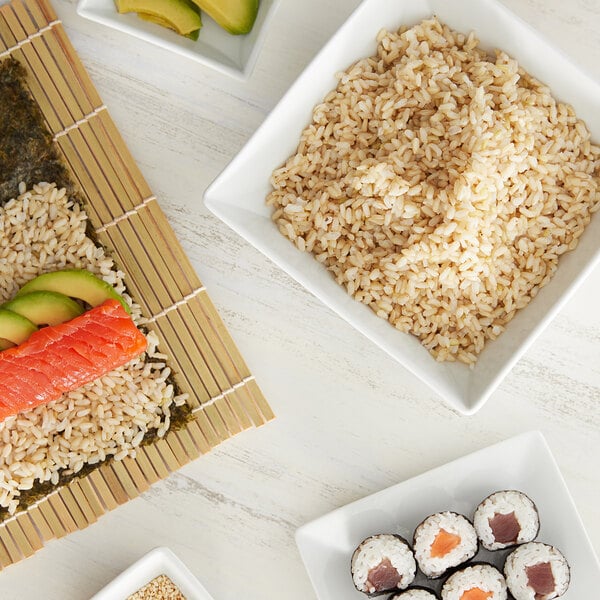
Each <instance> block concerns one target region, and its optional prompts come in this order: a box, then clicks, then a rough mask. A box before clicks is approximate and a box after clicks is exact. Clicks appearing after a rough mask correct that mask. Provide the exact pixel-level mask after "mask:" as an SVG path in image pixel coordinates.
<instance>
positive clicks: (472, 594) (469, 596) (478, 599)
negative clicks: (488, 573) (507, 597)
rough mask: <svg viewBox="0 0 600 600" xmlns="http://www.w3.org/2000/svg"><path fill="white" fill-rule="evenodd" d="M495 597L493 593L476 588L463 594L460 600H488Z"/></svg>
mask: <svg viewBox="0 0 600 600" xmlns="http://www.w3.org/2000/svg"><path fill="white" fill-rule="evenodd" d="M493 595H494V594H493V592H484V591H483V590H482V589H481V588H477V587H476V588H471V589H470V590H467V591H465V592H463V593H462V596H461V597H460V600H488V598H491V597H492V596H493Z"/></svg>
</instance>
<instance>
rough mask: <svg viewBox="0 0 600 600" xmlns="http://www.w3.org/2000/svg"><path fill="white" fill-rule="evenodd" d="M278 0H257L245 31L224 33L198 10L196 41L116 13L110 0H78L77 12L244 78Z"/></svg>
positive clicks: (250, 66)
mask: <svg viewBox="0 0 600 600" xmlns="http://www.w3.org/2000/svg"><path fill="white" fill-rule="evenodd" d="M278 4H279V0H261V1H260V4H259V9H258V15H257V17H256V22H255V23H254V27H253V28H252V31H250V33H249V34H247V35H231V34H230V33H227V31H225V30H224V29H223V28H222V27H219V25H217V23H215V21H213V20H212V19H211V18H210V17H209V16H208V15H207V14H206V13H204V12H202V23H203V26H202V29H201V30H200V37H199V38H198V41H196V42H195V41H193V40H189V39H187V38H185V37H183V36H181V35H177V34H176V33H175V32H174V31H170V30H169V29H166V28H164V27H160V26H159V25H155V24H153V23H148V22H146V21H143V20H142V19H140V18H139V17H138V16H137V15H135V14H125V15H120V14H119V13H118V12H117V9H116V7H115V3H114V0H79V3H78V4H77V13H78V14H79V15H81V16H82V17H85V18H86V19H91V20H92V21H96V22H97V23H102V24H103V25H107V26H108V27H112V28H113V29H118V30H119V31H123V32H125V33H129V34H131V35H133V36H135V37H138V38H140V39H142V40H145V41H147V42H150V43H151V44H155V45H156V46H161V47H162V48H165V49H167V50H171V51H172V52H176V53H177V54H181V55H182V56H187V57H188V58H191V59H192V60H196V61H198V62H200V63H203V64H205V65H206V66H208V67H212V68H213V69H216V70H217V71H220V72H221V73H225V74H226V75H231V76H232V77H236V78H238V79H247V78H248V77H249V76H250V73H251V72H252V69H253V68H254V65H255V63H256V59H257V58H258V53H259V51H260V48H261V46H262V44H263V41H264V39H265V35H266V32H267V27H268V25H269V23H270V21H271V18H272V16H273V14H274V12H275V10H276V7H277V5H278Z"/></svg>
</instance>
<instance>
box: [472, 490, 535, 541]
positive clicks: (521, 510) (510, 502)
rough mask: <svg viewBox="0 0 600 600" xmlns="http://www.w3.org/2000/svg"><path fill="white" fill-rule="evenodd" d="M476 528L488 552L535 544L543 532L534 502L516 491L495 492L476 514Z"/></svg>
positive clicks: (484, 501)
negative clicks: (528, 543)
mask: <svg viewBox="0 0 600 600" xmlns="http://www.w3.org/2000/svg"><path fill="white" fill-rule="evenodd" d="M473 525H474V526H475V530H476V531H477V536H478V537H479V540H480V541H481V544H482V545H483V547H484V548H485V549H486V550H501V549H502V548H508V547H509V546H514V545H516V544H524V543H526V542H532V541H533V540H534V539H535V538H536V536H537V534H538V531H539V529H540V520H539V517H538V511H537V508H536V507H535V504H534V503H533V502H532V500H531V499H530V498H529V497H528V496H526V495H525V494H523V493H522V492H518V491H516V490H507V491H502V492H495V493H494V494H491V495H490V496H488V497H487V498H486V499H485V500H483V501H482V502H481V504H480V505H479V506H478V507H477V510H476V511H475V516H474V518H473Z"/></svg>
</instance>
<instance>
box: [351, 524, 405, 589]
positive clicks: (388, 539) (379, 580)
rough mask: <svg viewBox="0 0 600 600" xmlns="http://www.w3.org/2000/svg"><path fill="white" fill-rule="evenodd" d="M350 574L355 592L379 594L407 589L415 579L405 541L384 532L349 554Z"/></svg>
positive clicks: (366, 540)
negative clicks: (350, 556) (350, 557)
mask: <svg viewBox="0 0 600 600" xmlns="http://www.w3.org/2000/svg"><path fill="white" fill-rule="evenodd" d="M351 571H352V580H353V582H354V586H355V587H356V589H357V590H358V591H359V592H363V593H365V594H381V593H383V592H391V591H394V590H403V589H404V588H406V587H408V586H409V585H410V584H411V583H412V582H413V580H414V578H415V574H416V571H417V565H416V563H415V557H414V556H413V553H412V550H411V549H410V546H409V545H408V543H407V541H406V540H405V539H404V538H402V537H400V536H399V535H392V534H388V533H385V534H380V535H374V536H371V537H368V538H366V539H365V540H363V541H362V542H361V544H360V545H359V546H358V548H357V549H356V550H355V551H354V554H353V555H352V560H351Z"/></svg>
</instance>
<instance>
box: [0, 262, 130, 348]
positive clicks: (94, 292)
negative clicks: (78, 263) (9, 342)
mask: <svg viewBox="0 0 600 600" xmlns="http://www.w3.org/2000/svg"><path fill="white" fill-rule="evenodd" d="M38 291H48V292H58V293H59V294H64V295H65V296H70V297H71V298H77V299H79V300H83V301H84V302H87V303H88V304H89V305H90V306H98V305H99V304H102V303H103V302H104V301H105V300H108V299H110V298H112V299H113V300H118V301H119V302H120V303H121V304H122V305H123V308H124V309H125V310H126V311H127V313H131V310H130V309H129V306H128V305H127V302H125V300H124V299H123V298H122V297H121V296H120V295H119V294H117V292H115V290H114V289H113V287H112V286H111V285H109V284H108V283H106V281H103V280H102V279H100V278H98V277H96V276H95V275H94V274H93V273H90V272H89V271H86V270H84V269H66V270H64V271H54V272H53V273H44V274H43V275H38V276H37V277H36V278H35V279H32V280H31V281H29V282H27V283H26V284H25V285H24V286H23V287H22V288H21V289H20V290H19V291H18V292H17V295H16V298H18V297H20V296H24V295H25V294H29V293H30V292H38ZM0 337H4V336H2V335H0ZM8 339H10V338H8Z"/></svg>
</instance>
